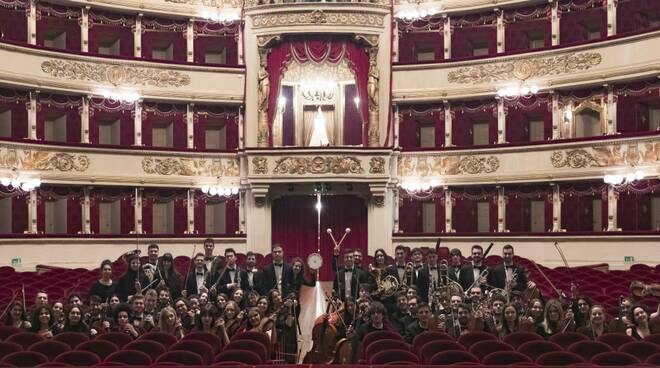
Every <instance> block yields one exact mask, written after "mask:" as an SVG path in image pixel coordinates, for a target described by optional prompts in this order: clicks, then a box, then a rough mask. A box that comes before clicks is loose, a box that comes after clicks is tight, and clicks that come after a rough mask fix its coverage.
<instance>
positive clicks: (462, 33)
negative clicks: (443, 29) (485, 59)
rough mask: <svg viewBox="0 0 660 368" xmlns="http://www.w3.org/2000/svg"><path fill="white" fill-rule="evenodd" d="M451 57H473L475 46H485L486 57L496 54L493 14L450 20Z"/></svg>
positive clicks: (495, 32) (495, 29) (494, 18)
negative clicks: (486, 50) (486, 49)
mask: <svg viewBox="0 0 660 368" xmlns="http://www.w3.org/2000/svg"><path fill="white" fill-rule="evenodd" d="M450 24H451V32H452V35H451V57H452V58H468V57H473V56H474V48H475V46H486V48H488V55H494V54H496V53H497V16H496V15H495V13H494V12H489V13H479V14H468V15H465V16H462V17H457V18H451V19H450Z"/></svg>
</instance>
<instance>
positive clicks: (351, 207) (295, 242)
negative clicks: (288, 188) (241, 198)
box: [272, 195, 368, 281]
mask: <svg viewBox="0 0 660 368" xmlns="http://www.w3.org/2000/svg"><path fill="white" fill-rule="evenodd" d="M322 203H323V207H322V210H321V234H320V235H321V247H320V248H321V255H322V256H323V260H324V264H323V267H322V268H321V270H320V272H319V280H321V281H331V280H332V278H333V275H334V271H333V270H332V266H331V264H332V262H331V260H332V249H333V248H334V244H333V243H332V240H331V239H330V237H329V236H328V235H327V234H326V231H325V229H328V228H329V229H332V231H333V232H334V234H335V238H340V237H341V236H342V235H343V233H344V229H346V228H347V227H350V228H351V233H350V234H349V235H348V236H346V240H345V241H344V243H343V244H342V249H360V250H361V251H362V252H363V254H365V255H366V254H367V253H368V250H367V241H368V226H367V206H366V204H365V201H364V200H363V199H361V198H359V197H357V196H348V195H333V196H324V197H323V199H322ZM315 205H316V197H315V196H284V197H282V198H279V199H276V200H275V201H274V202H273V207H272V208H273V209H272V241H273V244H275V243H280V244H282V246H283V248H284V253H285V256H286V257H287V259H290V258H292V257H294V256H298V257H303V258H306V257H307V255H308V254H310V253H315V252H317V213H316V209H315ZM337 240H339V239H337Z"/></svg>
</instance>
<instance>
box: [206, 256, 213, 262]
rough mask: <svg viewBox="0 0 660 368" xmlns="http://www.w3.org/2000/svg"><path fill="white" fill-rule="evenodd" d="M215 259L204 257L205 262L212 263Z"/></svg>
mask: <svg viewBox="0 0 660 368" xmlns="http://www.w3.org/2000/svg"><path fill="white" fill-rule="evenodd" d="M214 259H215V257H213V256H211V257H204V260H205V261H212V260H214Z"/></svg>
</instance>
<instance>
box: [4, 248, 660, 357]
mask: <svg viewBox="0 0 660 368" xmlns="http://www.w3.org/2000/svg"><path fill="white" fill-rule="evenodd" d="M214 249H215V245H214V242H213V239H206V240H205V241H204V252H203V253H201V252H200V253H198V254H195V255H194V257H193V258H192V259H191V264H190V266H189V267H188V269H189V272H187V274H180V273H178V272H177V271H176V270H175V267H174V259H173V256H172V254H170V253H165V254H163V255H162V256H161V255H160V254H159V247H158V245H157V244H151V245H149V247H148V249H147V253H148V254H147V257H144V258H143V259H141V258H140V255H139V253H138V252H130V253H127V254H126V255H125V260H126V262H127V264H128V266H127V269H126V272H125V273H124V274H123V275H122V276H121V277H120V278H119V279H118V280H113V263H112V262H111V261H109V260H105V261H103V262H102V263H101V268H100V277H99V279H98V280H97V281H96V282H95V283H94V284H93V285H92V286H91V288H90V290H89V294H88V295H79V294H76V293H71V294H69V295H68V296H67V297H66V300H49V298H48V294H47V293H46V292H38V293H37V294H36V298H35V300H34V303H33V304H34V305H33V306H31V305H30V306H26V305H24V303H25V301H24V300H20V299H21V298H20V297H16V298H14V299H13V300H12V301H11V303H10V304H9V305H7V306H6V308H5V307H4V306H3V307H2V311H3V315H2V317H1V321H2V323H3V324H4V325H13V326H15V327H18V328H20V329H23V330H26V331H32V332H35V333H38V334H40V335H41V336H43V337H46V338H49V337H52V336H54V335H56V334H58V333H60V332H66V331H73V332H81V333H85V334H88V335H90V336H92V335H96V334H103V333H107V332H110V331H119V332H122V333H126V334H128V335H129V336H131V337H132V338H138V337H139V336H140V335H142V334H145V333H147V332H149V331H160V332H165V333H170V334H173V335H175V336H176V337H177V338H182V337H183V336H184V335H185V334H186V333H188V332H191V331H204V332H210V333H213V334H216V335H217V336H218V337H219V338H220V340H221V341H222V343H223V344H227V343H228V342H229V340H230V339H231V338H232V336H234V335H235V334H238V333H241V332H244V331H257V332H263V333H266V334H267V335H269V336H270V341H271V344H272V346H271V349H270V350H271V352H272V355H273V356H272V358H273V359H274V360H281V361H284V362H287V363H297V362H298V361H299V360H298V358H299V357H301V356H302V355H304V354H305V353H304V352H302V351H301V350H300V349H301V346H300V345H301V344H300V343H299V336H300V335H302V333H303V332H302V331H301V327H300V322H299V317H300V312H301V308H300V307H301V306H300V303H299V299H298V297H299V294H300V290H301V287H302V286H303V285H305V286H310V287H313V286H315V285H316V281H317V272H318V270H313V269H309V270H308V269H307V265H306V262H305V261H303V259H301V258H299V257H296V258H293V259H292V260H291V262H287V261H285V255H284V248H283V247H282V246H281V245H277V244H276V245H274V246H273V247H272V262H270V263H269V264H268V265H266V266H264V267H261V268H259V267H258V264H257V256H256V254H254V253H251V252H248V253H247V255H246V258H245V262H243V263H244V264H238V262H237V254H236V252H235V251H234V250H233V249H231V248H227V249H225V250H224V252H223V254H222V257H220V256H219V255H216V254H214ZM437 250H438V249H437V247H436V250H435V251H434V250H430V251H428V252H424V251H423V250H422V249H420V248H414V249H412V250H410V251H408V248H406V247H404V246H401V245H399V246H396V248H395V251H394V256H393V259H394V263H393V264H388V259H390V258H389V257H388V255H387V254H386V252H385V250H383V249H378V250H376V251H375V253H374V255H373V258H372V259H373V262H372V263H371V264H368V265H365V264H363V258H364V257H363V254H362V252H361V251H359V250H345V249H340V248H339V247H338V246H337V247H335V249H334V258H333V259H332V268H333V272H334V281H333V292H332V293H327V305H328V310H327V312H326V314H324V315H322V316H320V317H318V319H317V321H316V322H315V325H314V332H313V334H312V336H313V337H314V339H315V341H314V346H315V347H316V346H317V344H320V345H328V344H330V345H332V346H330V347H329V348H328V347H326V348H324V349H323V350H324V351H335V352H336V349H335V345H336V344H337V342H338V341H341V342H343V345H344V347H345V348H346V350H347V351H348V352H349V353H348V354H349V357H348V358H347V359H350V360H352V361H353V362H357V359H358V357H357V352H358V351H359V349H358V348H357V346H358V345H359V344H360V341H362V339H363V337H364V336H365V335H366V334H368V333H370V332H372V331H376V330H392V331H398V332H399V333H400V334H401V335H402V336H403V337H404V338H405V340H407V341H408V342H412V340H413V338H414V337H415V336H417V335H418V334H420V333H422V332H424V331H427V330H437V331H442V332H445V333H447V334H449V335H452V336H454V337H459V336H460V335H462V334H465V333H468V332H471V331H486V332H490V333H493V334H496V335H499V336H505V335H507V334H510V333H512V332H515V331H532V332H536V333H538V334H540V335H542V336H545V337H548V336H551V335H553V334H557V333H560V332H564V331H578V332H581V333H583V334H585V335H587V336H588V337H590V338H592V339H595V338H597V337H598V336H600V335H602V334H603V333H606V332H621V333H627V334H628V335H630V336H633V337H634V338H637V339H642V338H644V337H645V336H647V335H649V334H652V333H654V332H660V317H659V316H660V305H659V306H658V307H657V309H654V310H649V309H648V307H647V306H643V305H641V304H638V303H637V301H638V300H637V299H636V298H635V297H634V296H629V297H622V298H621V300H620V311H619V314H618V315H614V316H608V315H607V313H606V310H605V308H604V307H603V306H601V305H597V304H592V302H591V300H590V299H589V297H588V296H586V295H581V294H580V292H579V290H578V288H577V287H576V286H575V285H574V286H573V287H572V288H571V290H570V291H568V290H567V291H566V292H565V293H564V292H561V291H560V292H559V293H558V295H554V298H549V297H548V296H546V299H544V298H543V296H542V295H541V294H540V293H539V290H538V288H537V287H536V285H535V284H534V283H533V282H531V281H528V275H527V272H528V270H526V269H524V268H523V267H521V266H520V265H517V264H516V263H515V262H514V248H513V247H512V246H511V245H505V246H504V247H503V250H502V255H501V256H502V261H503V262H502V264H500V265H497V266H496V267H492V268H487V267H485V264H484V258H485V255H484V250H483V248H482V247H481V246H479V245H474V246H472V248H471V254H470V255H469V257H467V258H464V257H463V255H462V254H461V251H460V250H459V249H452V250H451V251H450V252H449V257H448V259H442V260H439V259H438V258H439V257H438V252H437ZM425 253H426V254H425ZM30 302H31V301H28V303H30ZM30 304H32V303H30ZM26 307H31V310H28V309H27V308H26ZM319 331H321V332H319ZM327 331H332V332H333V335H332V337H331V338H329V341H328V340H323V339H327V337H328V334H327V333H326V332H327ZM306 332H307V333H309V331H306ZM316 339H321V340H323V341H316ZM317 350H318V349H317ZM314 352H316V353H318V351H314V349H313V351H312V352H310V353H309V354H308V355H309V357H311V356H312V355H313V353H314ZM310 359H311V358H310ZM329 359H330V358H329V357H325V356H324V357H321V358H320V361H318V362H327V361H329ZM308 361H309V360H308ZM345 361H347V360H346V359H345ZM310 362H313V361H310Z"/></svg>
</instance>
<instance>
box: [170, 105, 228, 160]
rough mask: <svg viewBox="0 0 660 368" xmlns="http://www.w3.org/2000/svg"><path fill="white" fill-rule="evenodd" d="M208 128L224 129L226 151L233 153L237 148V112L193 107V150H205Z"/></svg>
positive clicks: (222, 108) (209, 107) (213, 107)
mask: <svg viewBox="0 0 660 368" xmlns="http://www.w3.org/2000/svg"><path fill="white" fill-rule="evenodd" d="M183 125H185V124H183ZM210 126H224V127H225V134H226V135H225V137H226V141H225V146H226V148H225V149H226V150H228V151H233V150H235V149H237V148H238V111H236V109H235V108H231V107H217V106H195V112H194V120H193V140H194V144H195V149H198V150H203V149H206V128H207V127H210Z"/></svg>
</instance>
